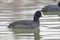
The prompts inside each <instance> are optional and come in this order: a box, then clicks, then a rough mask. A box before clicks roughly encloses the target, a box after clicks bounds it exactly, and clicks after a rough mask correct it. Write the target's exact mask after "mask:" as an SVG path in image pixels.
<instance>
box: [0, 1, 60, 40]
mask: <svg viewBox="0 0 60 40" xmlns="http://www.w3.org/2000/svg"><path fill="white" fill-rule="evenodd" d="M57 2H58V1H56V2H54V1H52V0H51V1H48V0H37V1H36V0H26V1H25V0H13V1H10V0H8V1H2V0H0V31H1V32H0V40H34V36H33V35H34V34H33V33H23V34H20V33H19V34H16V33H15V34H13V32H11V31H9V29H8V28H7V26H8V25H9V24H10V23H11V22H14V21H16V20H25V19H30V20H31V19H32V17H33V14H34V13H35V11H36V10H41V9H42V8H43V7H44V6H45V5H48V4H55V3H57ZM1 4H2V5H1ZM22 16H23V17H22ZM40 20H41V26H40V36H41V38H40V39H41V40H59V37H60V36H59V35H60V32H59V30H60V29H58V28H59V26H60V25H59V24H60V22H59V17H58V16H57V15H52V16H51V15H50V16H49V15H48V16H47V15H46V16H45V17H42V18H41V19H40ZM47 21H48V22H47ZM56 27H58V28H56ZM55 38H56V39H55Z"/></svg>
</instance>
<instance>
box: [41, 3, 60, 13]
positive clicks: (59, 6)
mask: <svg viewBox="0 0 60 40" xmlns="http://www.w3.org/2000/svg"><path fill="white" fill-rule="evenodd" d="M41 11H42V12H48V11H60V2H58V4H57V5H47V6H45V7H44V8H42V10H41Z"/></svg>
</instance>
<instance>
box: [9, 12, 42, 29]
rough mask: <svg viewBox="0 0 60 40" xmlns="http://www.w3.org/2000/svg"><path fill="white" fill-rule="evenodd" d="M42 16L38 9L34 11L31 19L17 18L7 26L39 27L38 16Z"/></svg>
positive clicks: (21, 27) (19, 27) (18, 27)
mask: <svg viewBox="0 0 60 40" xmlns="http://www.w3.org/2000/svg"><path fill="white" fill-rule="evenodd" d="M41 16H42V14H41V12H40V11H36V12H35V14H34V17H33V20H19V21H16V22H13V23H11V24H10V25H9V26H8V28H17V29H33V28H36V27H39V18H40V17H41Z"/></svg>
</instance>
